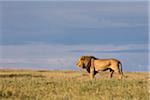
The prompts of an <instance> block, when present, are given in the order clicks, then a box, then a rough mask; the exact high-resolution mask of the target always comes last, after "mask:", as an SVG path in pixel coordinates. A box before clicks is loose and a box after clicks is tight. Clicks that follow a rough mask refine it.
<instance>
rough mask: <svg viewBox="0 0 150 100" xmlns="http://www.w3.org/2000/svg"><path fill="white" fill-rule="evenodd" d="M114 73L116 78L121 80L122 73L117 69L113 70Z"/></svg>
mask: <svg viewBox="0 0 150 100" xmlns="http://www.w3.org/2000/svg"><path fill="white" fill-rule="evenodd" d="M115 73H117V74H118V78H119V79H122V73H121V72H120V71H119V69H118V70H115Z"/></svg>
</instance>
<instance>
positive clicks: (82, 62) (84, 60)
mask: <svg viewBox="0 0 150 100" xmlns="http://www.w3.org/2000/svg"><path fill="white" fill-rule="evenodd" d="M92 58H94V59H96V58H95V57H94V56H81V57H80V58H79V59H78V61H77V63H76V65H77V66H78V67H80V68H88V67H90V66H91V59H92Z"/></svg>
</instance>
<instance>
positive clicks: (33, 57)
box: [0, 44, 148, 70]
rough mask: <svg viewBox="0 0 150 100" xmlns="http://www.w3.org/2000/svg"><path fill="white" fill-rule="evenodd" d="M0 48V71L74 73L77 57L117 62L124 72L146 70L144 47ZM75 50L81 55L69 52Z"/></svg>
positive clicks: (143, 45)
mask: <svg viewBox="0 0 150 100" xmlns="http://www.w3.org/2000/svg"><path fill="white" fill-rule="evenodd" d="M0 48H1V50H2V51H1V52H2V56H1V58H0V67H1V68H2V67H3V68H5V67H7V68H14V67H15V68H16V67H20V66H21V67H24V68H39V69H42V68H43V69H77V68H76V66H75V63H76V61H77V59H78V58H79V56H81V55H93V56H96V57H98V58H117V59H119V60H121V61H122V62H123V64H124V66H125V67H124V69H125V70H130V66H133V68H132V70H134V69H135V68H136V66H138V65H143V68H141V67H138V68H139V70H145V69H146V68H147V67H146V66H148V56H147V54H148V52H147V44H128V45H113V44H110V45H83V44H82V45H62V44H55V45H54V44H28V45H27V44H26V45H1V46H0ZM75 50H80V51H84V52H72V51H75ZM139 50H145V51H139ZM89 51H90V52H89ZM140 58H142V59H140ZM140 68H141V69H140Z"/></svg>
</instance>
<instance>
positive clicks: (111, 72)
mask: <svg viewBox="0 0 150 100" xmlns="http://www.w3.org/2000/svg"><path fill="white" fill-rule="evenodd" d="M113 73H114V70H112V69H110V74H109V78H112V76H113Z"/></svg>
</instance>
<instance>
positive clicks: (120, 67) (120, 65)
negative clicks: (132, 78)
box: [119, 62, 124, 76]
mask: <svg viewBox="0 0 150 100" xmlns="http://www.w3.org/2000/svg"><path fill="white" fill-rule="evenodd" d="M119 69H120V74H121V75H122V76H124V74H123V71H122V63H121V62H119Z"/></svg>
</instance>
